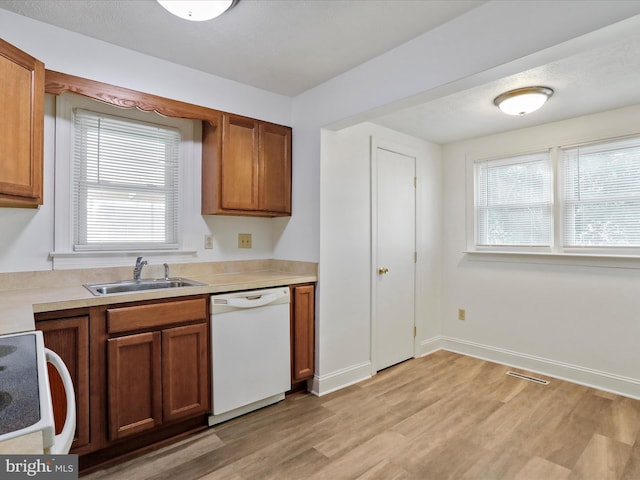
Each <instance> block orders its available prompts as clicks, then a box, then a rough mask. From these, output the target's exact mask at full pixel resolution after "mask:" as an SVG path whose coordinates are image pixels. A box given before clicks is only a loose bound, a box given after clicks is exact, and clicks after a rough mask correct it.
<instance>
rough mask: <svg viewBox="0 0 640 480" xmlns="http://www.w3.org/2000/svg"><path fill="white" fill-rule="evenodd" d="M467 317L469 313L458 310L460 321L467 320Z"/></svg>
mask: <svg viewBox="0 0 640 480" xmlns="http://www.w3.org/2000/svg"><path fill="white" fill-rule="evenodd" d="M466 317H467V311H466V310H465V309H464V308H459V309H458V320H465V319H466Z"/></svg>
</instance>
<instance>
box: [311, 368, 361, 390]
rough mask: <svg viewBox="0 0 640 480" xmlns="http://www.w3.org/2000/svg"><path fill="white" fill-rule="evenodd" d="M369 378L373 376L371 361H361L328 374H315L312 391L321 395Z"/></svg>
mask: <svg viewBox="0 0 640 480" xmlns="http://www.w3.org/2000/svg"><path fill="white" fill-rule="evenodd" d="M367 378H371V362H363V363H359V364H357V365H353V366H351V367H347V368H343V369H341V370H337V371H335V372H331V373H329V374H327V375H321V376H317V375H316V376H314V377H313V384H312V386H311V393H313V394H314V395H317V396H319V397H320V396H322V395H326V394H327V393H331V392H335V391H336V390H340V389H341V388H344V387H348V386H349V385H353V384H354V383H358V382H361V381H362V380H366V379H367Z"/></svg>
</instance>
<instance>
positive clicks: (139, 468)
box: [84, 351, 640, 480]
mask: <svg viewBox="0 0 640 480" xmlns="http://www.w3.org/2000/svg"><path fill="white" fill-rule="evenodd" d="M507 370H514V369H510V368H508V367H505V366H503V365H498V364H494V363H490V362H486V361H482V360H478V359H475V358H471V357H466V356H462V355H458V354H455V353H451V352H445V351H439V352H436V353H434V354H432V355H429V356H426V357H423V358H419V359H413V360H409V361H407V362H404V363H402V364H400V365H396V366H395V367H392V368H389V369H387V370H385V371H382V372H380V373H378V375H376V376H375V377H373V378H372V379H370V380H367V381H364V382H361V383H358V384H356V385H353V386H350V387H348V388H345V389H342V390H340V391H338V392H335V393H332V394H329V395H326V396H323V397H320V398H318V397H314V396H312V395H310V394H307V393H296V394H293V395H290V396H288V397H287V398H286V399H285V400H284V401H283V402H280V403H278V404H276V405H273V406H271V407H268V408H265V409H262V410H260V411H257V412H253V413H251V414H248V415H245V416H244V417H241V418H238V419H234V420H231V421H228V422H226V423H224V424H221V425H218V426H216V427H213V428H211V429H209V430H208V431H207V432H204V433H200V434H197V435H194V436H191V437H189V438H187V439H184V440H183V441H181V442H179V443H176V444H173V445H170V446H167V447H164V448H162V449H159V450H156V451H153V452H150V453H147V454H145V455H143V456H140V457H137V458H135V459H133V460H130V461H127V462H124V463H121V464H119V465H116V466H113V467H111V468H108V469H106V470H100V471H96V472H94V473H92V474H90V475H88V476H85V477H84V478H85V479H90V480H98V479H100V480H109V479H127V480H142V479H155V480H161V479H170V480H191V479H193V480H195V479H203V480H215V479H224V480H245V479H260V480H263V479H321V480H325V479H330V480H341V479H360V480H365V479H367V480H370V479H384V480H396V479H397V480H400V479H419V480H445V479H461V480H472V479H473V480H554V479H557V480H592V479H593V480H638V479H640V436H639V432H640V401H638V400H632V399H629V398H625V397H621V396H617V395H613V394H610V393H607V392H602V391H599V390H594V389H591V388H587V387H583V386H579V385H575V384H572V383H568V382H563V381H560V380H555V379H552V378H548V380H550V382H551V383H550V384H549V385H546V386H545V385H539V384H536V383H532V382H529V381H527V380H521V379H517V378H513V377H510V376H507V375H505V373H506V371H507ZM525 373H526V372H525ZM533 376H535V377H538V378H545V377H541V376H540V375H536V374H533Z"/></svg>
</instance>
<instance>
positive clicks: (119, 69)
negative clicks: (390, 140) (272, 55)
mask: <svg viewBox="0 0 640 480" xmlns="http://www.w3.org/2000/svg"><path fill="white" fill-rule="evenodd" d="M639 13H640V2H635V1H634V2H630V1H593V2H588V3H586V2H581V3H579V2H575V1H572V0H559V1H518V2H502V1H490V2H488V3H486V4H483V5H481V6H480V7H478V8H476V9H474V10H472V11H470V12H468V13H467V14H465V15H463V16H462V17H459V18H457V19H454V20H452V21H451V22H448V23H447V24H445V25H442V26H441V27H439V28H437V29H435V30H433V31H431V32H427V33H425V34H424V35H421V36H420V37H417V38H416V39H414V40H412V41H410V42H408V43H407V44H405V45H402V46H400V47H398V48H395V49H393V50H391V51H389V52H387V53H385V54H383V55H380V56H379V57H376V58H375V59H373V60H371V61H369V62H366V63H364V64H362V65H360V66H358V67H356V68H354V69H353V70H350V71H348V72H345V73H344V74H342V75H339V76H337V77H335V78H333V79H331V80H329V81H328V82H326V83H324V84H322V85H320V86H318V87H316V88H314V89H311V90H309V91H307V92H305V93H303V94H301V95H299V96H298V97H296V98H294V99H288V98H285V97H282V96H279V95H274V94H271V93H268V92H264V91H260V90H258V89H255V88H251V87H248V86H244V85H241V84H238V83H236V82H231V81H228V80H225V79H222V78H219V77H215V76H212V75H207V74H204V73H201V72H197V71H194V70H191V69H188V68H185V67H181V66H178V65H174V64H170V63H168V62H164V61H161V60H157V59H154V58H151V57H148V56H145V55H141V54H138V53H135V52H132V51H129V50H126V49H122V48H118V47H115V46H113V45H108V44H105V43H103V42H99V41H96V40H92V39H89V38H87V37H83V36H80V35H76V34H73V33H70V32H66V31H63V30H60V29H57V28H55V27H51V26H48V25H45V24H42V23H40V22H36V21H32V20H29V19H26V18H23V17H20V16H17V15H14V14H12V13H9V12H6V11H4V10H0V31H1V32H2V33H1V35H2V37H3V38H4V39H5V40H7V41H9V42H11V43H13V44H15V45H16V46H18V47H19V48H22V49H23V50H25V51H28V52H30V53H31V54H33V55H34V56H36V57H38V58H41V59H42V60H44V61H45V63H46V65H47V67H48V68H50V69H53V70H58V71H62V72H65V73H70V74H74V75H79V76H84V77H88V78H92V79H95V80H99V81H103V82H107V83H113V84H116V85H121V86H124V87H128V88H133V89H137V90H142V91H146V92H149V93H154V94H157V95H162V96H166V97H170V98H175V99H179V100H183V101H187V102H192V103H198V104H202V105H205V106H209V107H212V108H217V109H220V110H225V111H230V112H235V113H239V114H244V115H248V116H252V117H256V118H261V119H264V120H270V121H273V122H276V123H283V124H291V125H293V128H294V131H293V216H292V217H291V218H290V219H275V220H272V221H270V222H271V224H272V231H271V234H272V236H271V240H270V243H271V248H269V247H267V248H266V249H265V250H266V251H272V253H273V256H274V257H276V258H284V259H291V260H307V261H319V260H320V257H321V256H322V253H324V255H326V254H327V252H329V255H330V256H329V257H328V258H329V259H330V258H332V255H333V254H332V253H330V250H331V249H332V248H334V247H333V246H332V247H331V248H329V247H327V248H325V247H321V244H320V242H321V240H320V239H321V236H322V237H323V238H327V237H328V235H329V234H330V232H332V231H336V225H335V224H333V223H332V221H333V220H332V218H333V217H331V216H328V215H325V214H324V213H323V214H322V218H321V208H320V207H321V202H322V203H323V204H324V202H325V200H326V199H325V198H324V197H325V195H326V194H327V192H330V191H331V190H332V189H333V187H332V185H331V183H330V182H333V181H337V182H341V181H342V180H340V179H338V180H335V179H332V177H333V176H334V168H335V167H334V166H332V165H328V166H327V169H325V168H324V166H322V171H321V155H320V150H321V148H320V147H321V138H320V137H321V133H320V132H321V129H322V128H324V127H327V126H333V127H334V128H335V127H336V125H339V126H340V127H345V126H351V125H354V124H356V123H359V122H362V121H365V120H369V119H371V118H373V117H372V115H373V114H375V113H383V112H385V111H389V110H390V109H393V108H396V107H398V106H401V105H407V104H409V103H410V102H412V101H414V100H418V99H427V98H435V97H438V96H441V95H443V94H446V93H452V92H453V91H456V90H457V89H458V90H459V89H463V88H470V87H472V86H474V85H478V84H479V82H486V81H489V80H490V79H492V78H493V77H491V75H498V74H499V75H501V76H507V75H509V74H512V73H517V72H520V71H523V70H526V69H527V68H532V67H535V66H537V65H539V62H540V56H539V55H541V54H542V53H544V55H545V61H547V62H548V61H550V60H552V59H553V58H560V56H566V55H568V54H569V53H573V52H575V49H576V48H585V47H584V44H583V43H582V42H579V41H574V40H576V39H578V40H579V39H580V38H579V37H580V36H581V35H585V34H588V33H590V32H593V31H595V30H597V29H599V28H602V27H605V26H607V25H610V24H612V23H615V22H617V21H620V20H623V19H625V18H627V17H630V16H632V15H637V14H639ZM540 32H544V34H543V35H541V34H540ZM556 46H557V47H556ZM571 48H573V49H574V50H573V51H572V50H571ZM498 67H499V68H498ZM45 133H46V134H47V135H48V136H49V135H50V127H49V128H48V129H47V131H46V132H45ZM50 141H51V139H50V138H49V139H48V140H47V142H50ZM48 145H50V143H48ZM349 148H351V147H349ZM354 148H355V147H354ZM50 149H51V147H50V146H48V147H47V152H49V153H47V157H46V158H45V162H46V165H45V167H46V168H47V171H48V172H49V175H50V174H51V168H52V162H51V154H50ZM323 158H324V157H323ZM452 173H453V172H452V171H449V172H448V177H447V178H451V174H452ZM321 174H322V176H324V177H325V180H322V182H323V183H321ZM329 174H330V175H329ZM325 181H326V182H329V184H325V183H324V182H325ZM47 182H50V180H47ZM45 196H46V197H47V198H49V199H50V198H51V183H47V184H46V185H45ZM445 199H446V203H447V207H446V209H445V214H446V215H449V213H451V208H454V207H455V205H458V202H461V201H462V200H461V199H458V198H452V195H451V194H449V193H447V194H446V197H445ZM49 209H50V205H45V206H44V207H43V208H42V209H41V210H40V211H31V212H22V211H17V210H14V209H3V210H2V211H0V224H1V225H2V227H3V228H2V229H1V230H0V251H4V252H5V253H4V254H2V255H3V256H1V257H0V271H6V270H37V269H47V268H49V263H48V261H47V260H46V258H45V257H44V255H45V253H46V252H48V251H49V250H50V248H51V247H50V245H48V244H49V243H50V237H51V232H52V229H53V220H52V217H51V213H50V211H49ZM354 213H355V212H354ZM336 218H338V217H336ZM245 221H247V220H243V219H239V220H238V219H232V220H224V219H217V218H216V219H215V220H213V219H208V220H207V221H206V222H207V223H210V222H213V223H215V224H216V225H218V224H219V225H218V228H220V229H225V230H226V229H227V228H229V229H233V228H244V227H245V223H244V222H245ZM461 221H462V220H461ZM227 222H229V223H231V225H228V224H227ZM235 222H240V224H239V225H237V224H235ZM453 222H454V223H453V224H451V223H450V222H447V223H446V224H445V237H444V242H445V244H448V243H449V241H450V240H453V239H454V238H456V237H451V238H450V237H449V231H450V230H454V229H453V226H455V225H456V223H455V222H456V220H453ZM196 223H197V222H196ZM5 225H7V228H6V229H5V228H4V227H5ZM216 225H213V224H212V225H208V227H210V228H214V227H215V226H216ZM201 227H202V226H201ZM198 228H200V227H195V228H194V232H192V233H193V236H194V238H195V239H194V242H195V243H197V238H198V237H200V236H201V235H200V234H201V233H202V232H201V231H198ZM202 228H205V227H202ZM256 228H259V226H257V227H256ZM324 230H326V233H325V232H324ZM354 235H356V237H357V238H361V236H362V234H361V232H354ZM347 240H348V239H347ZM453 241H455V240H453ZM223 243H224V244H227V243H230V241H227V240H225V241H224V242H223ZM336 248H341V247H340V246H338V247H336ZM224 256H225V258H226V257H234V256H235V252H234V253H233V254H232V253H229V255H224ZM9 258H10V259H11V260H8V259H9ZM326 258H327V257H326V256H325V259H326ZM358 258H360V257H358ZM448 265H449V267H448V268H449V271H447V273H446V275H445V277H444V278H445V280H446V281H447V284H446V291H447V292H449V293H448V294H447V295H448V296H447V297H446V299H445V303H444V310H443V315H444V318H445V320H446V319H447V318H448V315H450V310H451V308H452V306H454V305H459V303H460V302H458V299H457V298H456V299H453V300H452V299H450V298H449V297H450V296H452V295H466V296H469V297H471V296H472V293H471V292H473V286H474V285H473V284H472V283H469V282H468V279H467V277H464V279H463V280H465V281H466V282H467V283H465V282H462V283H461V284H460V285H457V284H456V283H455V279H452V275H451V270H452V268H453V267H452V265H455V263H451V259H449V263H448ZM342 266H343V265H340V263H339V262H336V261H329V260H328V259H327V260H326V262H325V261H324V260H322V261H321V264H320V272H321V284H320V289H319V296H318V300H319V305H320V309H319V311H318V317H317V328H318V336H317V338H318V351H319V355H320V358H319V359H320V375H322V376H323V377H327V378H331V375H332V374H334V373H335V374H336V375H338V374H339V373H340V372H343V371H349V370H350V369H353V368H354V367H357V365H358V364H359V363H360V362H362V361H366V360H367V359H366V358H365V355H364V349H362V347H361V346H360V345H361V344H360V342H361V341H362V340H361V339H360V338H357V339H353V338H351V339H350V340H353V341H355V342H356V344H357V345H356V346H355V347H353V348H356V350H357V351H356V353H355V354H351V353H349V350H350V349H351V348H352V345H351V344H350V343H349V342H348V341H346V340H345V337H344V334H346V333H349V334H357V335H360V334H361V333H363V328H364V327H363V325H362V322H363V321H364V320H363V319H364V318H365V317H366V316H367V312H366V308H367V307H366V306H362V307H361V309H359V310H357V312H356V315H355V317H353V318H351V317H350V318H347V317H345V316H342V315H341V316H339V317H338V318H334V317H333V316H332V315H331V314H332V313H333V310H331V308H332V307H331V306H332V305H344V304H345V303H346V300H345V298H346V297H345V293H344V291H343V290H341V289H339V288H335V287H334V285H333V279H335V278H339V276H340V274H339V273H340V270H339V269H340V268H342ZM357 268H360V267H357ZM454 271H455V272H457V270H454ZM482 280H483V281H484V280H485V279H484V278H483V279H482ZM505 280H506V279H505ZM430 281H434V280H433V279H430ZM358 288H361V287H360V286H358ZM454 288H455V290H454ZM453 292H458V293H453ZM360 294H361V292H360ZM469 305H470V306H467V308H468V309H469V314H470V319H472V318H473V311H474V305H473V304H471V303H470V304H469ZM469 324H472V322H469ZM429 325H431V324H429ZM465 325H466V324H465ZM445 328H446V330H445V331H446V332H447V333H450V334H452V335H453V334H456V332H455V331H450V325H449V324H448V323H447V325H446V327H445ZM429 335H430V333H428V332H426V331H425V336H424V337H423V340H426V339H428V338H429ZM367 341H368V339H367ZM636 363H637V362H636ZM628 368H629V367H627V369H626V370H625V371H628ZM338 376H339V375H338Z"/></svg>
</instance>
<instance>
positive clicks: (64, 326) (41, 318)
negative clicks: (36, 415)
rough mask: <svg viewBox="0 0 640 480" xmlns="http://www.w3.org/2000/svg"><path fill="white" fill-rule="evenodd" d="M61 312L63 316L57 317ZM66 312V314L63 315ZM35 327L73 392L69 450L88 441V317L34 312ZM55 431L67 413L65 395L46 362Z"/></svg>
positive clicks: (55, 375) (58, 431) (57, 376)
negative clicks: (60, 364) (72, 431)
mask: <svg viewBox="0 0 640 480" xmlns="http://www.w3.org/2000/svg"><path fill="white" fill-rule="evenodd" d="M60 315H63V316H60ZM65 315H70V316H65ZM36 328H37V329H38V330H41V331H42V334H43V337H44V344H45V346H46V347H47V348H48V349H50V350H53V351H54V352H55V353H57V354H58V355H59V356H60V358H61V359H62V360H63V361H64V363H65V364H66V366H67V369H68V370H69V373H70V375H71V379H72V381H73V388H74V390H75V394H76V434H75V438H74V440H73V443H72V445H71V451H72V453H73V452H74V451H76V450H77V449H78V448H81V447H85V446H86V445H89V443H90V440H91V439H90V436H89V434H90V429H89V316H88V314H86V313H85V314H81V313H78V314H76V315H74V314H73V312H63V313H61V314H60V313H57V314H50V313H49V314H38V315H37V316H36ZM48 372H49V383H50V386H51V397H52V400H53V410H54V419H55V424H56V434H59V433H60V432H61V431H62V427H63V425H64V419H65V417H66V415H67V405H66V395H65V390H64V386H63V384H62V379H61V378H60V375H59V374H58V371H57V370H56V369H55V368H54V367H53V366H52V365H48Z"/></svg>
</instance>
